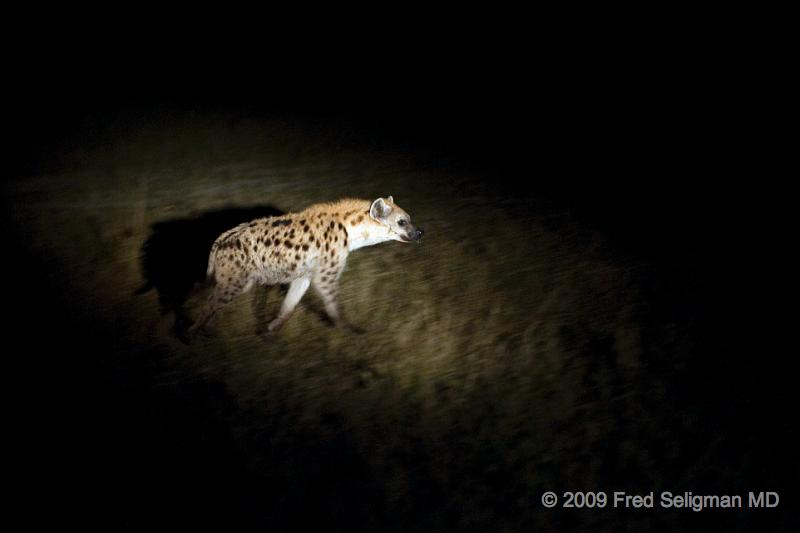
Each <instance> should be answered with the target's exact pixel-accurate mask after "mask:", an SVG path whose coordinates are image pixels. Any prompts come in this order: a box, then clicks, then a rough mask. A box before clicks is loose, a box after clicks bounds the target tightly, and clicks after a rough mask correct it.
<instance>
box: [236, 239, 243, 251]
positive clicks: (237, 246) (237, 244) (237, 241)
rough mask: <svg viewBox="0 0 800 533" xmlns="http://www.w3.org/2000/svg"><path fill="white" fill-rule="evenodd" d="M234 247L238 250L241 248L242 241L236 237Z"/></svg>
mask: <svg viewBox="0 0 800 533" xmlns="http://www.w3.org/2000/svg"><path fill="white" fill-rule="evenodd" d="M236 248H238V249H239V250H241V249H242V241H240V240H239V239H236Z"/></svg>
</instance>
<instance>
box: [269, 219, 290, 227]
mask: <svg viewBox="0 0 800 533" xmlns="http://www.w3.org/2000/svg"><path fill="white" fill-rule="evenodd" d="M291 223H292V221H291V220H276V221H275V222H273V223H272V227H273V228H277V227H278V226H288V225H289V224H291Z"/></svg>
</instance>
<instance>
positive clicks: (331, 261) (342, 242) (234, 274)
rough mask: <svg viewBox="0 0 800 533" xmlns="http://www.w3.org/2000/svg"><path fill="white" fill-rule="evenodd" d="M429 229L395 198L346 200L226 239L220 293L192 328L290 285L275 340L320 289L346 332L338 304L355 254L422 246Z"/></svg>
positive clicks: (249, 226) (213, 261)
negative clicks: (257, 293) (243, 298)
mask: <svg viewBox="0 0 800 533" xmlns="http://www.w3.org/2000/svg"><path fill="white" fill-rule="evenodd" d="M422 233H423V230H422V228H418V227H417V226H415V225H414V224H412V223H411V217H409V215H408V213H406V212H405V211H403V209H401V208H400V207H399V206H397V205H396V204H395V203H394V199H393V198H392V197H391V196H389V197H388V198H378V199H377V200H375V201H372V202H370V201H369V200H352V199H348V200H340V201H338V202H332V203H323V204H315V205H312V206H310V207H308V208H307V209H305V210H304V211H301V212H299V213H291V214H287V215H283V216H279V217H269V218H260V219H257V220H253V221H252V222H249V223H245V224H241V225H239V226H237V227H235V228H233V229H231V230H229V231H226V232H225V233H223V234H222V235H220V236H219V237H218V238H217V240H216V241H214V244H213V246H212V247H211V253H210V255H209V258H208V277H209V280H210V281H215V282H216V285H215V286H214V289H213V293H212V294H211V295H210V296H209V300H208V303H207V305H206V308H205V309H204V310H203V312H202V314H201V316H200V318H199V319H198V320H197V322H196V323H195V324H194V325H193V326H192V327H191V328H190V329H189V332H192V331H194V330H196V329H198V328H201V327H203V326H205V325H206V324H207V323H208V321H209V320H211V319H212V318H213V317H214V315H215V314H216V313H217V312H218V311H219V310H220V309H222V308H223V307H224V306H226V305H227V304H229V303H230V302H231V300H233V299H234V298H235V297H236V296H238V295H240V294H242V293H244V292H247V291H248V290H250V288H251V287H252V286H253V285H255V284H261V285H276V284H285V283H288V284H289V291H288V293H287V294H286V299H285V300H284V301H283V304H282V305H281V309H280V312H279V314H278V316H277V318H275V319H274V320H273V321H272V322H270V323H269V325H268V326H267V333H268V334H269V333H273V332H275V331H276V330H278V328H280V327H281V326H282V325H283V324H284V322H286V320H287V319H288V318H289V316H290V315H291V314H292V311H294V308H295V307H296V306H297V304H298V302H300V299H301V298H302V297H303V295H304V294H305V292H306V290H308V287H309V286H313V287H314V289H315V290H316V292H317V294H319V296H320V297H321V298H322V301H323V303H324V304H325V311H326V312H327V314H328V316H329V317H330V319H331V320H332V321H333V323H334V324H335V325H336V326H345V325H346V324H345V322H344V320H343V318H342V315H341V313H340V311H339V308H338V304H337V294H338V291H339V276H340V275H341V274H342V271H343V270H344V266H345V263H346V262H347V256H348V254H349V253H350V252H352V251H353V250H357V249H359V248H363V247H364V246H372V245H373V244H379V243H382V242H386V241H400V242H415V241H417V242H418V241H419V240H420V239H421V238H422Z"/></svg>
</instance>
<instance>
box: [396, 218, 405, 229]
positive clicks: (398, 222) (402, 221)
mask: <svg viewBox="0 0 800 533" xmlns="http://www.w3.org/2000/svg"><path fill="white" fill-rule="evenodd" d="M397 225H398V226H400V227H401V228H402V227H403V226H405V225H406V221H405V220H404V219H402V218H401V219H400V220H398V221H397Z"/></svg>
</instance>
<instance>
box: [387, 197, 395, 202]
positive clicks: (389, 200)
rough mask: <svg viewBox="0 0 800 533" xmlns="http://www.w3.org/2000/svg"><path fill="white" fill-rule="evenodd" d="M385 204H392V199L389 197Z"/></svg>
mask: <svg viewBox="0 0 800 533" xmlns="http://www.w3.org/2000/svg"><path fill="white" fill-rule="evenodd" d="M386 203H387V204H394V198H392V197H391V196H390V197H389V198H387V199H386Z"/></svg>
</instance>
